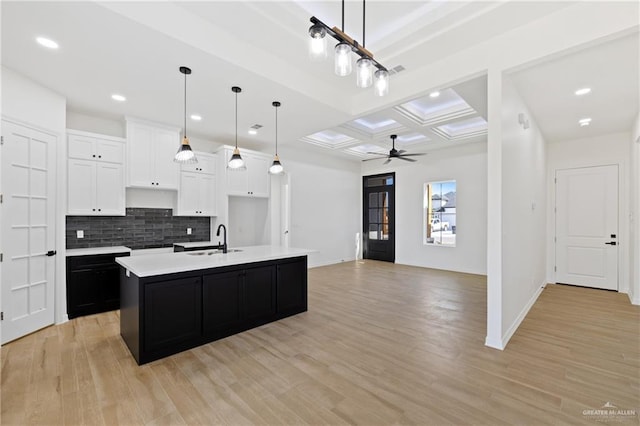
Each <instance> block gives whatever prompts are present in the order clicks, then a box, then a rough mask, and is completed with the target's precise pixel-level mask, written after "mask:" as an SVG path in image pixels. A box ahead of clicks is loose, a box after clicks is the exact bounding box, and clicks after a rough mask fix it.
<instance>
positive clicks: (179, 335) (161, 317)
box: [143, 277, 202, 352]
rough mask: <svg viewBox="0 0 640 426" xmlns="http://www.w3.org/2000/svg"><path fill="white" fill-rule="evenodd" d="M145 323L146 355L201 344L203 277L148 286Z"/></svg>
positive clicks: (145, 292)
mask: <svg viewBox="0 0 640 426" xmlns="http://www.w3.org/2000/svg"><path fill="white" fill-rule="evenodd" d="M144 321H145V322H144V338H143V340H144V352H156V351H161V350H163V349H170V348H171V347H175V346H178V347H179V346H180V345H181V344H185V345H188V344H189V343H190V342H195V341H198V340H199V339H200V337H201V335H202V282H201V279H200V277H192V278H180V279H175V280H169V281H161V282H156V283H149V284H145V285H144Z"/></svg>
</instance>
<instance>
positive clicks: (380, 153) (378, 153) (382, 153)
mask: <svg viewBox="0 0 640 426" xmlns="http://www.w3.org/2000/svg"><path fill="white" fill-rule="evenodd" d="M367 154H371V155H385V156H386V155H387V154H385V153H384V152H371V151H369V152H367Z"/></svg>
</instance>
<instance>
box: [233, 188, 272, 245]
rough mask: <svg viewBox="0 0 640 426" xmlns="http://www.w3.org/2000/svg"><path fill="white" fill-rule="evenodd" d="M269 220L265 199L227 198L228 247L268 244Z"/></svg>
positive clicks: (269, 236)
mask: <svg viewBox="0 0 640 426" xmlns="http://www.w3.org/2000/svg"><path fill="white" fill-rule="evenodd" d="M270 219H271V215H270V214H269V200H268V199H267V198H249V197H229V221H228V224H227V231H228V233H229V236H228V241H227V242H228V244H229V247H244V246H261V245H266V244H270V239H271V224H270Z"/></svg>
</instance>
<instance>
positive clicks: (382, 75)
mask: <svg viewBox="0 0 640 426" xmlns="http://www.w3.org/2000/svg"><path fill="white" fill-rule="evenodd" d="M374 78H375V92H376V95H377V96H385V95H386V94H387V93H389V72H388V71H385V70H378V71H376V72H375V74H374Z"/></svg>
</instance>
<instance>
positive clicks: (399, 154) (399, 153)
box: [362, 135, 426, 164]
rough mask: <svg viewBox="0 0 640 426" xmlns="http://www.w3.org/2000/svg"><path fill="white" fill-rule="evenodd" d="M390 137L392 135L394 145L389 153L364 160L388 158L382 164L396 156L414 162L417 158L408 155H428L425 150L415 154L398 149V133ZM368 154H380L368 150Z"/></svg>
mask: <svg viewBox="0 0 640 426" xmlns="http://www.w3.org/2000/svg"><path fill="white" fill-rule="evenodd" d="M390 137H391V141H392V147H391V151H389V155H386V156H382V157H376V158H367V159H366V160H362V161H371V160H379V159H381V158H386V159H387V161H385V162H384V163H382V164H388V163H389V162H390V161H391V160H393V159H394V158H398V159H400V160H404V161H411V162H414V161H416V160H414V159H413V158H407V157H415V156H418V155H426V154H425V153H424V152H416V153H414V154H405V152H407V151H405V150H404V149H401V150H400V151H398V150H397V149H396V138H397V137H398V135H391V136H390ZM367 154H373V155H380V153H379V152H367Z"/></svg>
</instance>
